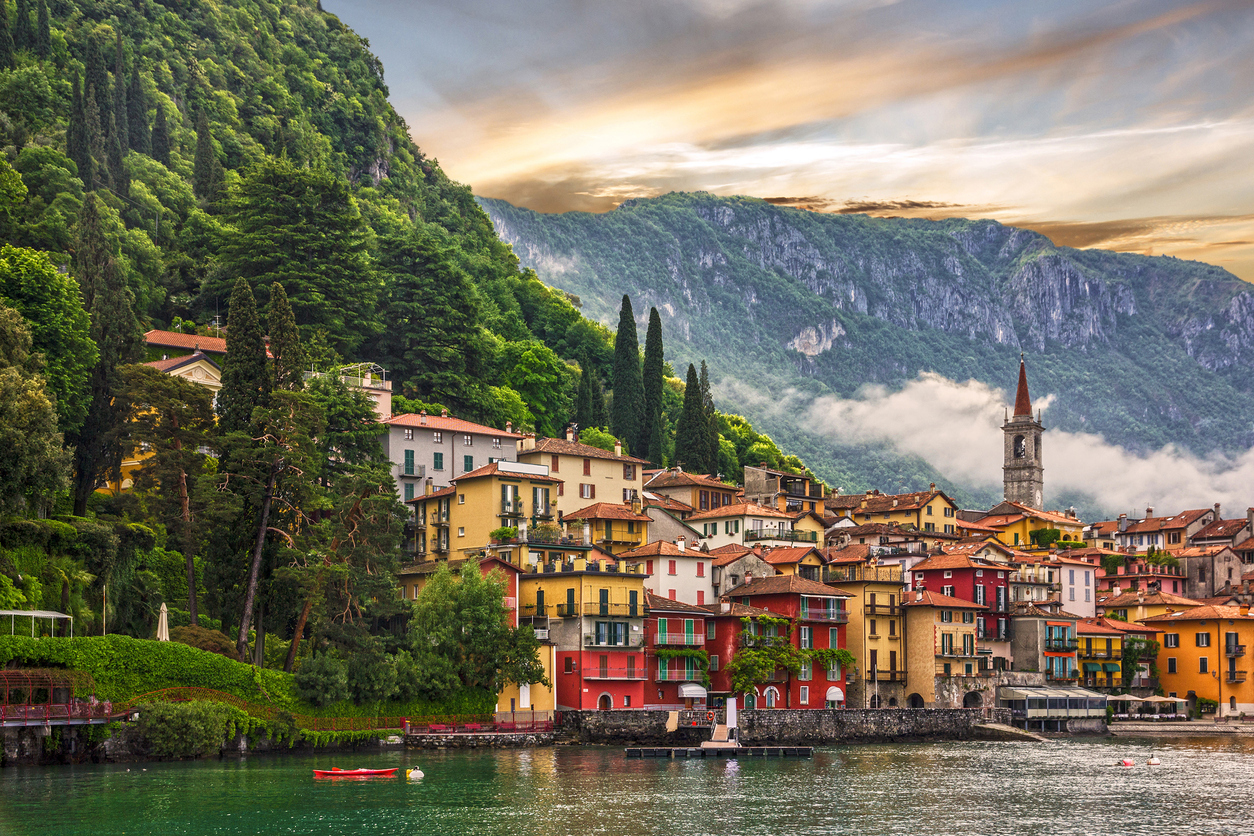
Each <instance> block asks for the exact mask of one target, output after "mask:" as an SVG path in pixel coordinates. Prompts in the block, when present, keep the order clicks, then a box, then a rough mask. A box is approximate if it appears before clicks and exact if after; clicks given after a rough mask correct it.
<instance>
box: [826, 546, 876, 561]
mask: <svg viewBox="0 0 1254 836" xmlns="http://www.w3.org/2000/svg"><path fill="white" fill-rule="evenodd" d="M823 553H824V557H825V559H826V560H827V562H828V563H845V564H848V563H866V562H867V561H868V560H870V558H871V546H870V545H869V544H867V543H850V544H849V545H848V546H845V547H844V548H843V549H824V550H823Z"/></svg>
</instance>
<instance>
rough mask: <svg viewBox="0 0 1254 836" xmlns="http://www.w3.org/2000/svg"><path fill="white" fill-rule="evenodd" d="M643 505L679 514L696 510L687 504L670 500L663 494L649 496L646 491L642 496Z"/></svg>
mask: <svg viewBox="0 0 1254 836" xmlns="http://www.w3.org/2000/svg"><path fill="white" fill-rule="evenodd" d="M644 504H645V505H646V506H647V507H649V508H661V509H662V510H663V511H675V512H677V513H680V514H687V513H690V512H691V511H694V510H696V509H694V508H693V507H692V506H691V505H689V504H688V503H687V502H680V501H679V500H678V499H671V498H670V497H669V496H666V495H665V494H651V493H649V492H647V491H646V492H645V494H644Z"/></svg>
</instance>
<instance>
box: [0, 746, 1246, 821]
mask: <svg viewBox="0 0 1254 836" xmlns="http://www.w3.org/2000/svg"><path fill="white" fill-rule="evenodd" d="M1151 752H1153V753H1155V754H1157V755H1158V756H1159V757H1160V758H1161V759H1162V762H1163V765H1162V766H1159V767H1147V766H1144V765H1143V764H1144V762H1145V760H1146V759H1147V758H1148V757H1149V756H1150V753H1151ZM1125 756H1128V757H1133V758H1135V759H1136V761H1137V763H1138V765H1137V766H1136V767H1134V768H1123V767H1118V766H1116V765H1115V763H1116V762H1117V761H1118V759H1119V758H1121V757H1125ZM415 765H418V766H421V767H422V769H423V770H424V771H425V772H426V774H427V777H426V778H424V779H422V780H421V781H417V782H406V781H404V780H403V779H402V778H401V777H399V773H398V777H396V778H392V779H366V780H348V781H346V780H336V781H326V780H319V781H315V780H314V779H313V777H312V770H313V769H314V768H323V769H325V768H330V767H332V766H341V767H345V768H348V767H354V766H370V767H381V766H400V767H408V766H415ZM128 769H129V771H128ZM145 769H146V770H147V771H144V770H145ZM1252 775H1254V745H1251V744H1250V743H1247V742H1245V741H1237V740H1225V739H1198V740H1171V741H1163V742H1151V741H1148V740H1129V739H1120V740H1117V741H1114V740H1106V739H1093V740H1085V739H1068V740H1059V741H1051V742H1048V743H1027V744H1024V743H920V744H897V745H867V746H847V747H830V748H823V749H817V750H816V751H815V756H814V758H813V759H810V760H804V759H769V760H767V759H753V760H740V761H735V760H727V761H725V760H709V761H706V760H695V761H688V760H678V761H669V760H636V759H632V760H627V759H626V758H625V757H623V753H622V750H621V749H617V748H597V747H561V748H549V749H527V750H506V751H470V752H431V751H412V752H401V751H390V752H384V753H374V754H357V755H354V754H352V753H349V754H335V755H331V754H295V755H255V756H251V757H248V758H241V759H235V758H232V759H228V760H221V761H218V760H215V761H203V762H194V763H166V764H139V765H136V764H132V765H129V766H127V765H114V764H109V765H83V766H56V767H9V768H5V769H3V770H0V833H2V834H6V836H7V834H13V835H14V836H27V834H30V836H36V834H37V835H38V836H70V835H71V834H93V836H98V835H99V834H128V836H173V835H174V834H188V835H189V836H190V835H192V834H249V835H250V836H251V834H323V833H325V834H335V835H336V836H341V834H344V835H345V836H348V835H349V834H397V836H400V834H413V835H414V836H418V834H441V835H442V836H443V835H444V834H450V835H451V834H484V836H487V834H510V836H515V835H517V834H534V836H587V835H588V834H676V835H678V834H707V833H709V834H738V836H739V834H762V835H763V836H777V834H807V836H808V835H809V834H857V836H872V835H874V836H880V835H881V834H945V835H947V834H955V835H956V834H964V835H965V834H973V833H974V834H984V833H987V834H998V836H1008V834H1049V835H1050V836H1063V835H1064V834H1102V836H1105V835H1106V834H1141V833H1144V834H1153V836H1164V834H1177V833H1178V834H1228V833H1232V834H1236V833H1250V832H1254V820H1252V819H1251V818H1250V813H1249V811H1248V800H1247V799H1248V788H1249V785H1250V776H1252Z"/></svg>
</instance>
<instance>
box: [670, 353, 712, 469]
mask: <svg viewBox="0 0 1254 836" xmlns="http://www.w3.org/2000/svg"><path fill="white" fill-rule="evenodd" d="M709 426H710V425H709V422H708V421H707V420H706V417H705V409H704V407H703V404H702V402H701V381H700V379H699V378H698V377H697V367H696V366H694V365H692V364H691V363H689V364H688V382H687V388H685V389H684V408H683V410H682V411H681V412H680V413H679V421H678V422H676V424H675V464H677V465H679V466H680V467H682V468H684V469H685V470H690V471H693V472H694V473H706V472H708V471H709V469H710V467H709V451H710V440H709Z"/></svg>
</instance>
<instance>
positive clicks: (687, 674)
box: [644, 592, 710, 709]
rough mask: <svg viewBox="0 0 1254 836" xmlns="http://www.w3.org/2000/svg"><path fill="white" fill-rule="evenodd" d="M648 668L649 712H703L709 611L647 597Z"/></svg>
mask: <svg viewBox="0 0 1254 836" xmlns="http://www.w3.org/2000/svg"><path fill="white" fill-rule="evenodd" d="M645 601H646V603H647V604H648V615H647V616H646V617H645V620H644V642H645V651H646V661H645V666H646V669H647V670H648V675H649V680H648V684H647V685H646V686H645V692H644V703H645V705H646V706H647V707H648V708H672V709H677V708H702V707H704V706H705V704H706V699H707V691H706V687H705V679H706V663H705V662H704V661H703V660H702V659H701V657H700V651H703V650H705V649H706V647H705V644H706V618H707V617H708V616H709V614H710V613H709V611H708V610H706V609H705V608H704V607H699V606H697V605H695V604H685V603H683V602H682V601H672V600H671V599H670V598H663V597H662V596H660V595H654V594H653V593H651V592H646V593H645Z"/></svg>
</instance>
